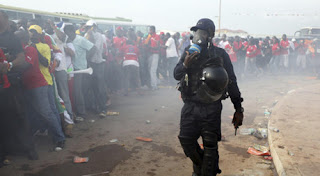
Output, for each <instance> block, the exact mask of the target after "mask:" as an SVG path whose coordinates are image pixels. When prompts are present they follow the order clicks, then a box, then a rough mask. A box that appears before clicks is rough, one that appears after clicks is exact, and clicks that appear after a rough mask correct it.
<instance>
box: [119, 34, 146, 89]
mask: <svg viewBox="0 0 320 176" xmlns="http://www.w3.org/2000/svg"><path fill="white" fill-rule="evenodd" d="M134 36H135V35H128V37H129V38H128V40H127V41H126V43H125V44H124V45H123V47H122V48H121V50H122V52H123V53H124V57H123V63H122V66H123V72H124V91H125V95H128V90H129V88H132V89H133V90H136V91H138V93H139V94H140V93H141V92H140V90H139V88H140V75H139V49H138V47H137V44H136V40H135V37H134Z"/></svg>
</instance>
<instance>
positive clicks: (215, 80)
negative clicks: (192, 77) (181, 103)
mask: <svg viewBox="0 0 320 176" xmlns="http://www.w3.org/2000/svg"><path fill="white" fill-rule="evenodd" d="M200 80H201V84H200V87H199V89H198V91H197V95H198V97H199V99H200V100H201V101H202V102H204V103H212V102H215V101H217V100H219V99H220V98H221V97H222V95H223V94H224V93H225V89H226V88H227V85H228V83H229V77H228V73H227V71H226V70H225V69H224V68H223V67H222V66H215V65H214V66H209V67H206V68H204V69H203V71H202V77H201V78H200Z"/></svg>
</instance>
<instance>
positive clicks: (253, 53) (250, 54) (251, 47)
mask: <svg viewBox="0 0 320 176" xmlns="http://www.w3.org/2000/svg"><path fill="white" fill-rule="evenodd" d="M256 51H257V47H256V45H249V46H248V48H247V55H246V56H247V57H248V58H253V57H256Z"/></svg>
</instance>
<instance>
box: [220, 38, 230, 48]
mask: <svg viewBox="0 0 320 176" xmlns="http://www.w3.org/2000/svg"><path fill="white" fill-rule="evenodd" d="M227 45H228V41H225V42H224V41H223V40H221V41H220V42H219V45H218V47H219V48H222V49H225V48H226V46H227Z"/></svg>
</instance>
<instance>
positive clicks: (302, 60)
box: [296, 40, 308, 71]
mask: <svg viewBox="0 0 320 176" xmlns="http://www.w3.org/2000/svg"><path fill="white" fill-rule="evenodd" d="M307 49H308V46H307V45H306V44H305V43H304V40H299V41H298V43H297V47H296V50H297V51H298V57H297V61H296V64H297V67H298V70H299V71H304V70H305V69H306V66H307V57H306V52H307Z"/></svg>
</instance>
